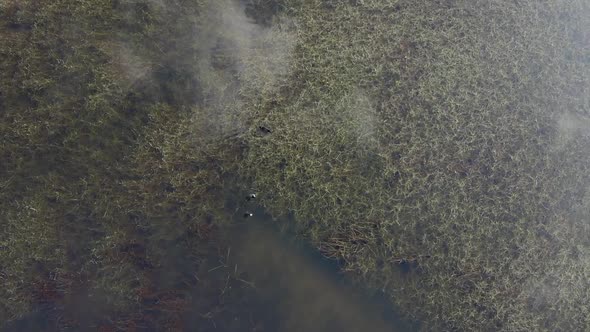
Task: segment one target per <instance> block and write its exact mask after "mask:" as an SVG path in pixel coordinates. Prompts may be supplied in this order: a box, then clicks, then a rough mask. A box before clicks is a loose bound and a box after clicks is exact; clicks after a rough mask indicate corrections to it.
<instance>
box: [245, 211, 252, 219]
mask: <svg viewBox="0 0 590 332" xmlns="http://www.w3.org/2000/svg"><path fill="white" fill-rule="evenodd" d="M253 215H254V214H253V213H251V212H246V213H244V218H250V217H252V216H253Z"/></svg>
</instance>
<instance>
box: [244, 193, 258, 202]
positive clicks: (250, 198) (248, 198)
mask: <svg viewBox="0 0 590 332" xmlns="http://www.w3.org/2000/svg"><path fill="white" fill-rule="evenodd" d="M255 198H256V194H250V195H248V196H247V197H246V200H247V201H251V200H253V199H255Z"/></svg>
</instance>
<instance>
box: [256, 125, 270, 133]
mask: <svg viewBox="0 0 590 332" xmlns="http://www.w3.org/2000/svg"><path fill="white" fill-rule="evenodd" d="M258 129H259V130H260V131H261V132H262V133H264V134H270V133H272V130H270V129H268V128H266V127H265V126H258Z"/></svg>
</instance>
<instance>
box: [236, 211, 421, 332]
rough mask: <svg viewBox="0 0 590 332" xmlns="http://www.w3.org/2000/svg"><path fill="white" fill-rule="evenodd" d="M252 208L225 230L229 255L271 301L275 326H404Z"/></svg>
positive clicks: (289, 331)
mask: <svg viewBox="0 0 590 332" xmlns="http://www.w3.org/2000/svg"><path fill="white" fill-rule="evenodd" d="M260 215H261V214H260V213H256V215H255V216H254V217H252V218H248V219H246V221H243V222H242V223H241V224H238V225H236V226H235V228H234V229H233V230H232V231H231V232H230V233H231V235H230V237H231V240H230V241H231V243H232V244H233V246H232V248H231V252H232V254H231V256H232V257H230V261H231V263H232V264H233V265H234V266H235V269H236V270H238V271H244V272H246V277H245V279H246V280H244V281H245V282H251V283H252V287H255V288H256V289H257V292H258V293H260V296H262V297H263V298H265V300H266V301H267V303H272V304H274V308H275V309H276V317H275V319H276V322H273V325H275V326H278V327H279V331H281V332H294V331H328V332H329V331H409V330H410V328H409V327H408V326H406V325H405V324H404V323H402V322H401V321H400V320H399V319H398V318H397V317H395V316H394V313H393V311H392V308H391V306H389V305H388V304H386V303H385V301H382V300H372V299H369V297H368V296H366V294H363V293H361V292H360V291H359V290H358V289H355V288H353V287H352V286H351V285H349V284H347V283H346V281H345V280H344V278H342V277H341V276H339V275H338V274H337V267H335V266H333V265H334V264H333V263H332V262H330V261H328V260H326V259H324V258H322V257H321V256H319V255H318V254H317V253H315V252H314V251H313V250H311V248H306V247H305V245H304V244H302V243H300V242H298V241H296V240H295V239H293V237H289V236H287V235H284V234H281V233H280V232H279V231H278V230H275V229H274V227H273V226H272V225H271V224H270V220H268V219H269V218H266V217H259V216H260Z"/></svg>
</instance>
